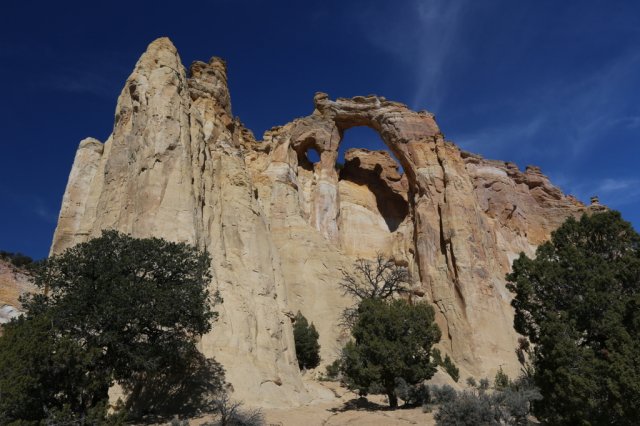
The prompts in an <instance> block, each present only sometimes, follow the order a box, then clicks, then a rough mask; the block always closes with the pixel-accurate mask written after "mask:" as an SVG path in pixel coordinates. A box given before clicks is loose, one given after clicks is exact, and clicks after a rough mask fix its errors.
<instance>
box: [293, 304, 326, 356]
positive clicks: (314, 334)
mask: <svg viewBox="0 0 640 426" xmlns="http://www.w3.org/2000/svg"><path fill="white" fill-rule="evenodd" d="M318 337H319V334H318V331H317V330H316V327H315V326H314V325H313V323H311V325H310V324H309V321H307V319H306V318H305V317H304V315H302V314H301V313H300V311H298V313H297V314H296V318H295V322H294V323H293V338H294V341H295V345H296V357H297V358H298V366H299V367H300V369H305V368H314V367H317V366H318V364H320V344H319V343H318Z"/></svg>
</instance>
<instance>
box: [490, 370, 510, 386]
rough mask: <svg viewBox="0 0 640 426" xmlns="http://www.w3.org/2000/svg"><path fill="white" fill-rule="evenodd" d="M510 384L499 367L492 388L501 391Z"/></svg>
mask: <svg viewBox="0 0 640 426" xmlns="http://www.w3.org/2000/svg"><path fill="white" fill-rule="evenodd" d="M510 383H511V381H510V380H509V376H508V375H507V373H505V372H504V371H503V370H502V366H500V368H498V371H497V372H496V378H495V379H494V380H493V387H494V388H495V389H496V390H503V389H506V388H508V387H509V384H510Z"/></svg>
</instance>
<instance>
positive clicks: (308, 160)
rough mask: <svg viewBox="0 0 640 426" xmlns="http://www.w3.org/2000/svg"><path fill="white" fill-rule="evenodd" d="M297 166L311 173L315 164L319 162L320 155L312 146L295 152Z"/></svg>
mask: <svg viewBox="0 0 640 426" xmlns="http://www.w3.org/2000/svg"><path fill="white" fill-rule="evenodd" d="M297 154H298V166H300V167H302V168H303V169H305V170H309V171H313V169H314V167H315V164H316V163H317V162H318V161H320V153H319V152H318V150H317V149H316V148H315V147H314V146H313V145H307V146H305V147H303V148H302V149H299V150H297Z"/></svg>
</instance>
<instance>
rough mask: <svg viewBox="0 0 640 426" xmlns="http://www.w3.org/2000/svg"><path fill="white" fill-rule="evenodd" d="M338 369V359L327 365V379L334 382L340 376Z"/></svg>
mask: <svg viewBox="0 0 640 426" xmlns="http://www.w3.org/2000/svg"><path fill="white" fill-rule="evenodd" d="M340 368H341V366H340V359H336V360H335V361H333V362H332V363H331V364H329V365H327V367H326V372H327V379H329V380H336V379H337V378H338V376H339V375H340Z"/></svg>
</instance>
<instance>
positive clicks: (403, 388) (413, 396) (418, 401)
mask: <svg viewBox="0 0 640 426" xmlns="http://www.w3.org/2000/svg"><path fill="white" fill-rule="evenodd" d="M395 392H396V395H397V396H398V398H400V399H401V400H403V401H404V404H405V405H406V406H409V407H417V406H420V405H425V404H428V403H429V401H430V399H431V398H430V394H429V387H428V386H427V385H425V384H424V383H418V384H415V385H409V384H407V382H406V381H405V380H404V379H402V378H400V377H398V378H396V390H395Z"/></svg>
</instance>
